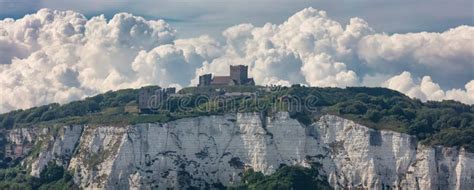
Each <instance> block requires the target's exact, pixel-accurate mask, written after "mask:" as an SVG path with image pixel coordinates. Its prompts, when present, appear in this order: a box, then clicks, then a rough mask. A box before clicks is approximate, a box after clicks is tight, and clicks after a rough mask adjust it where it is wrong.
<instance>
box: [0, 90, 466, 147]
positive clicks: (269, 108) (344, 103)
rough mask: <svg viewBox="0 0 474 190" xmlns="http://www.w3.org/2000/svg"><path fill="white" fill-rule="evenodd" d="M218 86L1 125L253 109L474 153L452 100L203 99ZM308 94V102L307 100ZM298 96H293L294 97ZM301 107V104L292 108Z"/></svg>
mask: <svg viewBox="0 0 474 190" xmlns="http://www.w3.org/2000/svg"><path fill="white" fill-rule="evenodd" d="M216 90H217V89H216V88H211V87H208V88H185V89H182V90H181V91H180V92H179V93H180V94H186V93H188V94H187V95H184V97H179V98H177V97H172V98H168V100H167V101H166V102H164V103H163V104H162V105H161V106H160V109H158V110H156V112H155V113H154V114H138V113H137V111H136V110H133V109H131V108H135V107H136V97H137V94H138V90H134V89H125V90H119V91H115V92H114V91H110V92H107V93H104V94H100V95H97V96H94V97H90V98H86V99H84V100H80V101H74V102H71V103H68V104H65V105H59V104H50V105H45V106H40V107H34V108H30V109H27V110H17V111H12V112H10V113H5V114H1V115H0V127H1V128H0V129H9V128H14V127H23V126H39V125H46V126H48V125H65V124H86V123H87V124H123V125H127V124H134V123H143V122H166V121H169V120H174V119H179V118H183V117H193V116H199V115H211V114H222V113H226V112H254V111H259V112H262V113H265V114H271V113H272V112H274V111H282V110H289V111H290V113H291V114H292V116H293V117H295V118H297V119H298V120H300V121H301V122H302V123H305V124H310V123H311V122H313V121H314V120H316V119H317V117H318V115H321V114H326V113H329V114H334V115H339V116H341V117H345V118H348V119H352V120H355V121H357V122H359V123H361V124H364V125H366V126H369V127H372V128H377V129H388V130H394V131H399V132H404V133H408V134H411V135H415V136H416V137H417V138H418V139H420V140H422V141H423V142H424V143H427V144H439V145H446V146H464V147H466V148H467V149H468V150H469V151H472V152H474V106H470V105H465V104H462V103H459V102H455V101H443V102H426V103H423V102H421V101H419V100H416V99H410V98H409V97H407V96H405V95H403V94H401V93H399V92H396V91H392V90H389V89H384V88H366V87H351V88H346V89H340V88H312V87H311V88H310V87H301V86H293V87H282V88H274V89H265V88H263V87H251V86H243V87H235V86H234V87H225V88H222V87H221V88H220V90H226V91H227V92H255V93H256V94H257V97H258V98H248V97H235V98H233V99H232V100H233V101H229V99H209V98H203V96H200V95H201V94H206V93H214V92H215V91H216ZM308 99H311V100H312V101H309V104H310V105H309V106H308V102H307V101H305V100H308ZM294 100H297V101H294ZM295 106H296V108H301V109H295Z"/></svg>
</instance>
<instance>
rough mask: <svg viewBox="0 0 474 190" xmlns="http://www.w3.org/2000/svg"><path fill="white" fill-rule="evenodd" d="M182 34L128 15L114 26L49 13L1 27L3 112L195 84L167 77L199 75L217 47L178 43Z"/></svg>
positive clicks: (68, 13) (163, 24)
mask: <svg viewBox="0 0 474 190" xmlns="http://www.w3.org/2000/svg"><path fill="white" fill-rule="evenodd" d="M175 35H176V31H175V30H174V29H173V28H172V27H170V26H169V25H168V24H167V23H166V22H164V21H162V20H156V21H155V20H145V19H144V18H141V17H137V16H133V15H131V14H128V13H120V14H117V15H115V16H114V17H113V18H112V19H110V20H107V19H106V18H105V17H104V16H97V17H93V18H91V19H87V18H85V17H84V15H82V14H79V13H76V12H72V11H54V10H48V9H42V10H40V11H38V12H37V13H35V14H31V15H26V16H25V17H23V18H21V19H18V20H13V19H5V20H2V21H0V63H1V64H0V88H1V89H2V92H1V96H2V99H0V112H5V111H8V110H12V109H18V108H28V107H31V106H36V105H42V104H46V103H51V102H61V103H64V102H68V101H71V100H76V99H80V98H83V97H85V96H90V95H93V94H97V93H100V92H104V91H107V90H111V89H120V88H128V87H139V86H141V85H145V84H156V83H159V84H161V85H164V86H166V85H172V84H175V83H181V82H183V81H189V78H191V77H192V76H188V79H187V80H180V79H179V78H172V77H171V78H169V79H168V80H165V78H164V77H168V75H170V74H169V72H177V69H176V68H180V67H181V68H186V69H188V70H189V72H188V73H191V74H194V69H195V68H196V67H197V66H196V65H197V64H198V63H199V62H201V61H202V60H206V59H209V58H212V57H213V56H216V55H215V54H216V53H215V52H214V51H216V50H215V49H216V48H214V49H213V48H212V43H215V42H211V41H213V40H211V39H208V38H200V39H187V40H177V41H176V44H175V43H174V41H175ZM193 40H194V41H196V42H194V43H192V41H193ZM206 40H207V42H206ZM200 41H204V42H203V44H211V45H208V46H210V47H207V46H206V45H200V44H201V42H200ZM183 64H184V65H183ZM188 65H194V68H193V67H187V66H188ZM145 67H146V68H145ZM171 68H173V69H171ZM167 70H168V71H167ZM183 71H185V69H183V70H179V72H180V73H183ZM149 72H152V73H155V74H156V76H153V75H149V74H150V73H149ZM167 72H168V73H167ZM184 73H186V72H184ZM166 74H168V75H166ZM170 76H175V75H170ZM171 80H173V82H171ZM174 80H176V81H174ZM158 81H159V82H158ZM182 85H187V84H185V83H184V84H182Z"/></svg>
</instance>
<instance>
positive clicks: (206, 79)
mask: <svg viewBox="0 0 474 190" xmlns="http://www.w3.org/2000/svg"><path fill="white" fill-rule="evenodd" d="M211 81H212V75H211V74H205V75H201V76H199V84H198V86H209V85H211Z"/></svg>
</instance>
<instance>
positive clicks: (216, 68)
mask: <svg viewBox="0 0 474 190" xmlns="http://www.w3.org/2000/svg"><path fill="white" fill-rule="evenodd" d="M176 33H177V31H176V30H175V29H173V28H172V27H171V26H170V25H169V24H167V23H166V22H164V21H162V20H146V19H144V18H142V17H137V16H134V15H131V14H128V13H119V14H116V15H115V16H113V17H112V18H111V19H106V18H105V17H104V16H96V17H92V18H90V19H88V18H86V17H85V16H84V15H82V14H80V13H77V12H73V11H54V10H48V9H42V10H39V11H38V12H37V13H34V14H31V15H26V16H24V17H23V18H20V19H16V20H14V19H4V20H0V89H2V91H1V94H0V95H1V96H2V99H0V112H5V111H9V110H13V109H18V108H28V107H31V106H36V105H42V104H47V103H51V102H60V103H64V102H68V101H71V100H77V99H80V98H83V97H85V96H90V95H94V94H97V93H101V92H104V91H107V90H114V89H121V88H130V87H133V88H137V87H140V86H143V85H149V84H156V85H160V86H163V87H167V86H176V87H184V86H188V85H195V84H196V83H197V80H196V79H197V77H198V76H199V75H200V74H204V73H213V74H215V75H225V74H227V73H228V69H229V65H235V64H244V65H248V66H249V71H250V76H251V77H253V78H254V79H255V81H256V83H257V84H260V85H266V84H280V85H290V84H293V83H301V84H306V85H311V86H331V87H346V86H357V85H370V86H386V87H389V88H391V89H395V90H398V91H401V92H403V93H406V94H407V95H409V96H411V97H417V98H419V99H422V100H443V99H455V100H458V101H462V102H464V103H470V104H472V103H473V96H474V95H473V94H474V82H473V81H472V78H474V77H473V71H472V68H474V67H473V62H472V60H473V59H474V56H473V47H472V44H473V43H472V42H473V41H474V40H473V36H474V29H473V27H469V26H460V27H457V28H454V29H451V30H448V31H446V32H443V33H427V32H421V33H409V34H394V35H387V34H379V33H376V32H375V31H374V30H373V29H372V28H371V27H370V26H369V24H368V23H367V22H365V21H364V20H362V19H360V18H352V19H350V21H349V23H348V24H347V25H342V24H341V23H339V22H337V21H335V20H333V19H331V18H330V17H329V16H328V15H327V13H326V12H324V11H321V10H316V9H313V8H307V9H304V10H302V11H300V12H298V13H296V14H295V15H293V16H291V17H290V18H288V20H287V21H285V22H283V23H281V24H271V23H267V24H265V25H263V26H260V27H258V26H254V25H252V24H240V25H236V26H233V27H230V28H228V29H226V30H224V31H223V33H222V36H223V39H224V40H223V41H219V40H216V39H214V38H212V37H209V36H201V37H198V38H190V39H176ZM469 42H471V43H469ZM405 70H408V71H410V72H402V71H405ZM438 70H440V71H439V72H438ZM401 72H402V73H401ZM400 73H401V74H400ZM439 73H444V75H443V76H442V77H446V76H448V77H450V78H451V79H453V80H449V81H454V82H455V83H456V84H457V85H459V84H458V83H465V82H467V81H470V82H468V83H467V84H466V85H464V89H456V88H453V89H451V90H446V89H447V88H446V86H445V85H443V83H436V82H434V81H440V78H439V77H440V74H439ZM421 76H424V77H422V78H421V79H420V78H419V77H421ZM442 86H444V87H445V89H444V90H443V88H442ZM448 87H450V86H448Z"/></svg>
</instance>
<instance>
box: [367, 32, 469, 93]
mask: <svg viewBox="0 0 474 190" xmlns="http://www.w3.org/2000/svg"><path fill="white" fill-rule="evenodd" d="M358 55H359V57H360V58H361V59H362V60H363V63H366V64H367V65H368V66H369V67H373V68H376V70H377V71H380V72H385V73H389V74H394V73H397V72H401V71H404V70H410V71H412V73H414V74H416V75H419V76H421V75H431V76H432V77H433V78H434V79H437V80H441V79H446V77H447V76H448V77H449V78H450V79H451V80H444V81H443V82H444V84H446V85H451V86H456V85H459V81H462V82H465V81H469V80H471V79H472V78H474V62H473V60H474V27H471V26H459V27H456V28H453V29H450V30H447V31H445V32H442V33H429V32H420V33H408V34H394V35H390V36H389V35H386V34H374V35H368V36H365V37H364V38H362V40H360V42H359V44H358ZM451 81H455V82H457V83H458V84H453V82H451Z"/></svg>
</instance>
